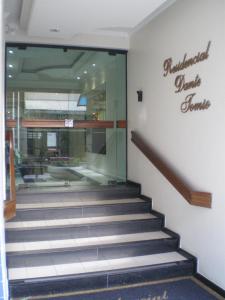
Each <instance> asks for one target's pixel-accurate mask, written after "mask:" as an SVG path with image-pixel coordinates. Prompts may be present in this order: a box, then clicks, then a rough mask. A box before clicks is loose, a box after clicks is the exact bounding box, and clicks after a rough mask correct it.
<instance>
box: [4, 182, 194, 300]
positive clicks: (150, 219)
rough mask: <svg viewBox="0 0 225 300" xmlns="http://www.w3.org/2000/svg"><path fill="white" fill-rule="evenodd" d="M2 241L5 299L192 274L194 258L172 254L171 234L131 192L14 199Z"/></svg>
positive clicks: (176, 251) (134, 190)
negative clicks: (14, 209) (6, 274)
mask: <svg viewBox="0 0 225 300" xmlns="http://www.w3.org/2000/svg"><path fill="white" fill-rule="evenodd" d="M6 242H7V244H6V249H7V263H8V272H9V284H10V294H11V299H15V298H19V299H23V298H25V297H28V296H30V297H31V296H39V297H40V296H46V298H45V299H48V296H49V297H50V295H55V297H56V295H57V294H63V293H68V292H76V291H82V290H93V289H97V288H110V287H115V286H121V285H126V284H133V283H138V282H146V281H151V280H159V279H165V278H172V277H177V276H186V275H192V274H193V273H194V272H195V269H196V259H195V257H193V256H191V255H190V254H188V253H187V252H185V251H183V250H181V249H180V248H179V236H178V235H177V234H175V233H173V232H172V231H170V230H168V229H166V228H165V227H164V216H163V215H161V214H160V213H158V212H156V211H154V210H152V204H151V200H150V199H149V198H147V197H144V196H141V195H140V193H139V188H138V187H136V186H117V187H111V188H110V187H105V188H102V189H99V190H97V189H96V190H92V191H91V192H90V191H81V192H73V193H65V192H64V193H60V192H59V193H39V194H31V193H24V194H20V195H18V196H17V215H16V218H14V219H13V220H11V221H9V222H7V223H6ZM29 299H32V297H31V298H29ZM36 299H37V298H36Z"/></svg>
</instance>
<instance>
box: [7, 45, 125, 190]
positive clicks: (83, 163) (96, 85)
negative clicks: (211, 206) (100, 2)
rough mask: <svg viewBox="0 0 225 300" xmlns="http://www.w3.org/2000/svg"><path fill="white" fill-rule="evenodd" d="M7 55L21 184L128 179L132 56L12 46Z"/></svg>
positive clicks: (9, 123)
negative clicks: (129, 65)
mask: <svg viewBox="0 0 225 300" xmlns="http://www.w3.org/2000/svg"><path fill="white" fill-rule="evenodd" d="M6 53H7V62H6V69H7V75H6V76H7V78H6V87H7V98H6V119H7V122H6V125H7V130H12V131H13V139H14V149H15V164H16V174H17V188H24V187H26V188H27V187H32V188H35V187H38V188H40V187H44V188H46V187H50V186H66V187H77V186H78V187H83V186H94V185H108V184H116V183H120V182H125V181H126V128H125V127H126V126H124V124H125V123H126V122H125V121H126V54H124V53H116V52H107V51H93V50H82V49H69V48H59V47H54V48H51V47H34V46H32V47H30V46H27V47H24V46H23V47H21V46H18V47H15V46H10V45H8V46H7V49H6ZM118 121H120V122H118ZM121 124H123V125H121Z"/></svg>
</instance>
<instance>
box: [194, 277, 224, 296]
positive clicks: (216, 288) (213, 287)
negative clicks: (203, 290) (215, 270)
mask: <svg viewBox="0 0 225 300" xmlns="http://www.w3.org/2000/svg"><path fill="white" fill-rule="evenodd" d="M194 277H195V278H196V279H198V280H199V281H201V282H202V283H204V284H205V285H206V286H208V287H209V288H210V289H211V290H213V291H215V292H216V293H217V294H219V295H220V296H222V297H224V298H225V290H223V289H222V288H221V287H219V286H218V285H216V284H215V283H213V282H212V281H210V280H209V279H207V278H205V277H204V276H203V275H201V274H199V273H196V274H195V275H194Z"/></svg>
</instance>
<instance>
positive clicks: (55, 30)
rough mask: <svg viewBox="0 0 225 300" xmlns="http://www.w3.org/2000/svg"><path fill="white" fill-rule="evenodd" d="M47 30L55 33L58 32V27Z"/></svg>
mask: <svg viewBox="0 0 225 300" xmlns="http://www.w3.org/2000/svg"><path fill="white" fill-rule="evenodd" d="M49 31H50V32H55V33H57V32H60V30H59V29H58V28H51V29H49Z"/></svg>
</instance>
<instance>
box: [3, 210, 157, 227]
mask: <svg viewBox="0 0 225 300" xmlns="http://www.w3.org/2000/svg"><path fill="white" fill-rule="evenodd" d="M154 218H157V217H156V216H155V215H153V214H150V213H143V214H128V215H125V214H123V215H111V216H101V217H87V218H85V217H84V218H72V219H56V220H38V221H24V222H22V221H16V222H13V221H10V222H7V223H6V226H5V228H6V230H9V229H16V230H17V229H18V230H25V229H40V228H45V229H47V228H55V227H61V226H72V225H77V226H81V225H93V224H104V223H108V222H110V223H113V222H119V221H131V220H133V221H135V220H149V219H154Z"/></svg>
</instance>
